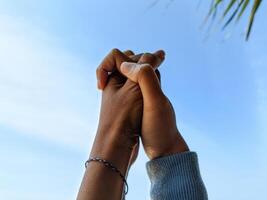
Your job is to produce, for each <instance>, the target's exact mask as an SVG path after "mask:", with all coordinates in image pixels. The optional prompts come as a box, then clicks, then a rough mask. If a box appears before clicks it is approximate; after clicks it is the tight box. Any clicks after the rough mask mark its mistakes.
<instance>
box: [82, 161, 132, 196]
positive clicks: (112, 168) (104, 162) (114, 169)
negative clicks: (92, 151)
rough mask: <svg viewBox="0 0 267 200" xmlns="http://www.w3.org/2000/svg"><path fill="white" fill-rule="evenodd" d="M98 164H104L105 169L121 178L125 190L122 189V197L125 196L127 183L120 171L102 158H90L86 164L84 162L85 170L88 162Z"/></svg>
mask: <svg viewBox="0 0 267 200" xmlns="http://www.w3.org/2000/svg"><path fill="white" fill-rule="evenodd" d="M93 161H94V162H100V163H102V164H104V165H105V166H106V167H108V168H110V169H111V170H112V171H114V172H116V173H117V174H119V176H120V177H121V179H122V181H123V183H124V185H125V188H124V195H126V194H127V193H128V184H127V181H126V178H125V176H124V175H123V174H122V173H121V172H120V170H118V168H117V167H115V166H114V165H113V164H112V163H110V162H109V161H107V160H104V159H102V158H98V157H90V158H89V159H88V160H87V161H86V162H85V168H87V166H88V164H89V163H90V162H93Z"/></svg>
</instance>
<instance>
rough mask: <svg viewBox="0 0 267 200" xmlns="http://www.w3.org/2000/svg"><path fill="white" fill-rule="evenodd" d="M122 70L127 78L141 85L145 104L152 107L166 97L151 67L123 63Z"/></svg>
mask: <svg viewBox="0 0 267 200" xmlns="http://www.w3.org/2000/svg"><path fill="white" fill-rule="evenodd" d="M120 69H121V72H122V73H123V74H124V75H125V76H126V77H127V78H129V79H130V80H131V81H133V82H135V83H138V84H139V87H140V89H141V92H142V95H143V99H144V104H146V105H151V104H153V102H154V103H155V101H156V100H159V99H160V97H162V96H164V95H163V92H162V90H161V87H160V82H159V80H158V77H157V75H156V73H155V71H154V69H153V68H152V66H151V65H149V64H138V63H131V62H123V63H122V64H121V66H120Z"/></svg>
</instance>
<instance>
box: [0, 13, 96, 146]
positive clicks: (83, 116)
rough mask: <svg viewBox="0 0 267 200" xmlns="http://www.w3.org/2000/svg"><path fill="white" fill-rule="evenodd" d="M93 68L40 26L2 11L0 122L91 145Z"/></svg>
mask: <svg viewBox="0 0 267 200" xmlns="http://www.w3.org/2000/svg"><path fill="white" fill-rule="evenodd" d="M90 67H91V68H90ZM92 70H93V68H92V66H90V63H87V62H85V61H84V60H82V59H81V58H79V57H77V56H75V55H73V54H72V53H71V52H67V51H66V50H64V49H61V48H60V46H59V45H57V43H56V39H55V38H52V37H51V36H49V35H48V34H46V33H45V32H43V31H42V30H39V29H38V28H37V27H36V26H34V25H31V24H28V23H27V22H25V21H24V20H23V19H16V18H12V17H9V16H0V110H1V114H0V126H6V127H9V128H11V129H15V130H16V131H17V132H19V133H21V134H28V135H33V136H35V137H40V138H43V139H46V140H51V141H53V142H59V143H62V144H68V145H72V146H76V147H78V146H79V147H81V146H83V147H84V146H85V145H86V146H87V144H88V142H89V140H90V139H89V136H90V135H91V136H92V135H93V134H94V133H95V129H96V125H97V113H98V93H97V90H96V89H95V78H94V75H95V73H94V71H92ZM85 108H86V109H85ZM89 113H93V114H92V115H91V116H90V115H89Z"/></svg>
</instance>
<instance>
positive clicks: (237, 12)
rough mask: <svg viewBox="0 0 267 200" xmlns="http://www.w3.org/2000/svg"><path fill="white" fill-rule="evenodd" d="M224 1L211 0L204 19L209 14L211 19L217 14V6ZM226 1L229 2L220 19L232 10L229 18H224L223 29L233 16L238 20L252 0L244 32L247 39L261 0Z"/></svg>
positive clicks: (208, 16)
mask: <svg viewBox="0 0 267 200" xmlns="http://www.w3.org/2000/svg"><path fill="white" fill-rule="evenodd" d="M225 1H226V0H212V3H211V7H210V10H209V12H208V15H207V18H206V20H207V19H208V18H210V17H211V16H213V20H214V18H215V17H216V15H217V10H218V7H219V6H220V5H221V4H222V3H223V2H225ZM228 1H229V2H228V4H227V7H226V9H225V10H224V12H223V14H222V20H224V19H225V18H226V17H227V16H228V15H229V13H230V12H231V11H233V12H232V14H230V16H229V18H228V19H227V20H226V22H225V24H224V25H223V29H225V28H226V27H227V26H228V25H229V24H230V23H231V22H232V21H233V20H234V19H235V18H236V21H239V20H240V18H241V17H242V16H243V14H244V12H245V11H246V10H247V8H248V5H249V3H250V2H252V1H253V2H254V3H253V6H252V10H251V13H250V16H249V23H248V28H247V32H246V40H248V39H249V37H250V34H251V30H252V27H253V24H254V20H255V16H256V13H257V11H258V9H259V7H260V5H261V3H262V0H228Z"/></svg>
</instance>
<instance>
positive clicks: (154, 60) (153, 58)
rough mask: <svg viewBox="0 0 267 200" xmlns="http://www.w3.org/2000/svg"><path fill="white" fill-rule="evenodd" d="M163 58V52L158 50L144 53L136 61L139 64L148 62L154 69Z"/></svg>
mask: <svg viewBox="0 0 267 200" xmlns="http://www.w3.org/2000/svg"><path fill="white" fill-rule="evenodd" d="M164 59H165V53H164V52H163V51H162V50H160V51H157V52H155V53H154V54H151V53H144V54H143V55H142V56H141V58H140V59H139V61H138V63H140V64H144V63H147V64H150V65H151V66H152V67H153V68H154V69H156V68H158V67H159V66H160V65H161V63H162V62H163V61H164Z"/></svg>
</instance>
